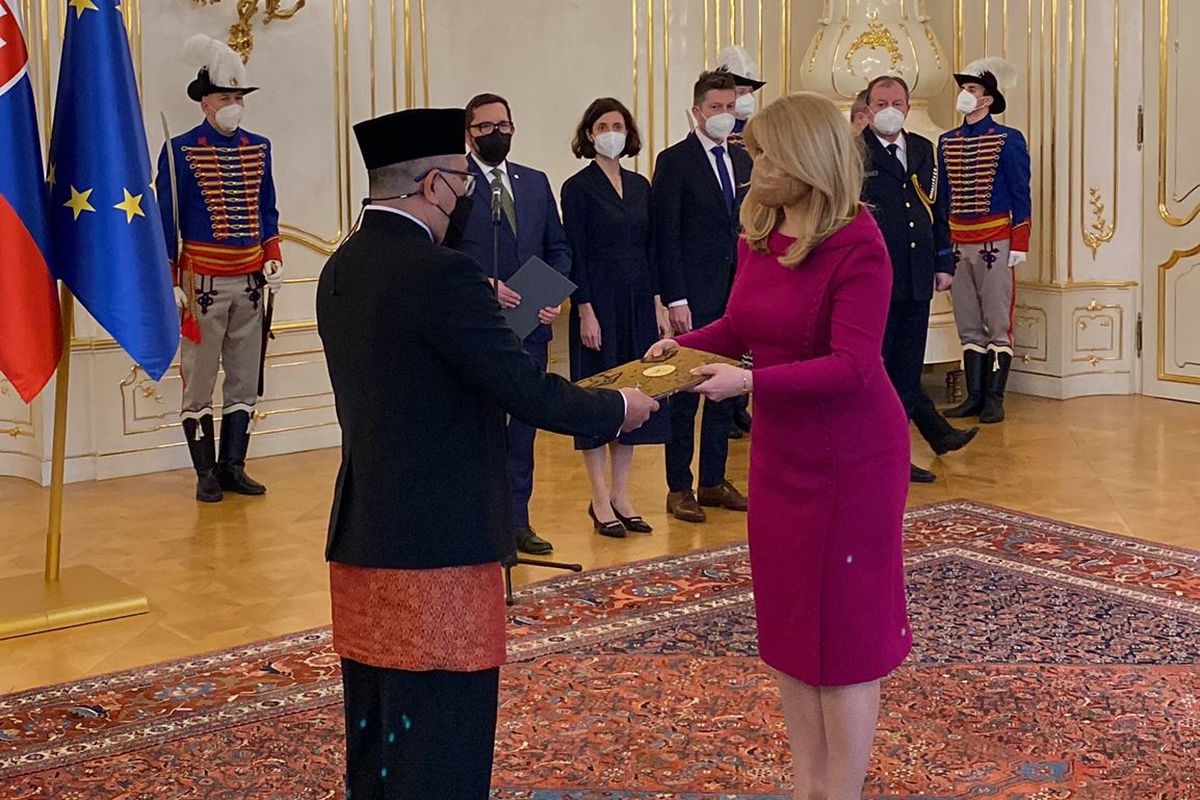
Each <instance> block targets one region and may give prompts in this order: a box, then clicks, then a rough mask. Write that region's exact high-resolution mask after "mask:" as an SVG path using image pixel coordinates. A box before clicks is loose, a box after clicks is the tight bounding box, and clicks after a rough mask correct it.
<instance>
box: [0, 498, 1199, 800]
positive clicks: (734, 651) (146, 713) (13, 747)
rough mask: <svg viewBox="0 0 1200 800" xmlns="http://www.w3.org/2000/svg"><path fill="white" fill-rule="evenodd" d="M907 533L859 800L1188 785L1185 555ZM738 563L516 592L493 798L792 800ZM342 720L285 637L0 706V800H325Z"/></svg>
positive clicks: (955, 507)
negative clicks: (897, 660) (892, 669)
mask: <svg viewBox="0 0 1200 800" xmlns="http://www.w3.org/2000/svg"><path fill="white" fill-rule="evenodd" d="M906 544H907V551H908V578H909V581H910V584H909V585H910V594H911V599H912V617H913V620H912V624H913V631H914V633H915V637H916V639H915V645H916V646H915V649H914V652H913V655H912V657H911V658H910V659H909V661H908V662H907V663H906V664H905V665H904V666H903V667H902V668H901V669H900V670H898V671H897V672H896V673H895V675H894V676H893V677H892V678H891V679H890V680H889V681H888V682H887V683H885V688H884V698H883V712H882V717H881V723H880V730H879V735H878V738H877V741H876V749H875V756H874V760H873V762H872V764H871V771H870V777H869V780H868V784H867V788H866V797H868V798H872V799H877V800H884V799H886V800H916V799H917V798H921V800H948V798H968V797H970V798H978V797H988V798H1013V799H1014V800H1015V799H1016V798H1020V799H1021V800H1076V799H1077V798H1079V799H1082V798H1095V800H1123V799H1125V798H1129V799H1131V800H1132V799H1133V798H1136V799H1137V800H1149V799H1150V798H1162V799H1163V800H1189V799H1192V798H1200V553H1196V552H1191V551H1186V550H1182V549H1179V548H1173V547H1166V546H1161V545H1155V544H1150V543H1147V542H1141V541H1136V540H1133V539H1128V538H1123V537H1120V536H1114V535H1111V534H1107V533H1102V532H1100V531H1094V530H1086V529H1083V528H1078V527H1074V526H1071V525H1066V524H1063V523H1060V522H1054V521H1052V520H1047V519H1039V518H1037V517H1031V516H1027V515H1023V514H1017V513H1014V512H1011V511H1006V510H1004V509H1001V508H995V507H991V506H986V505H981V504H977V503H970V502H961V501H958V502H951V503H943V504H939V505H935V506H930V507H927V508H923V509H919V510H916V511H913V512H911V513H910V514H909V515H908V519H907V524H906ZM746 559H747V555H746V549H745V547H744V546H728V547H722V548H719V549H715V550H708V551H703V552H696V553H691V554H688V555H684V556H680V557H675V558H667V559H660V560H656V561H650V562H645V563H640V564H632V565H628V566H623V567H619V568H615V569H609V570H603V571H596V572H591V573H585V574H582V575H579V576H572V577H568V578H565V579H561V580H553V581H550V582H547V583H542V584H538V585H534V586H530V587H527V588H525V589H524V590H523V591H521V592H520V593H519V604H518V606H517V608H516V613H515V614H514V616H513V617H512V624H511V644H510V660H511V663H510V665H509V666H508V667H506V668H505V670H504V672H503V685H502V689H501V709H500V726H499V730H498V736H497V748H496V768H495V777H494V784H495V787H496V788H495V791H494V795H493V797H495V798H502V799H503V800H600V799H601V798H604V800H702V799H703V800H745V799H748V798H756V799H757V800H766V799H767V798H779V799H780V800H783V798H787V797H790V795H789V790H790V781H791V777H790V766H789V758H788V755H787V746H786V739H785V735H784V728H783V722H782V719H781V716H780V713H779V709H778V702H779V701H778V694H777V691H776V688H775V685H774V681H773V679H772V677H771V675H770V673H769V672H768V670H767V669H766V668H765V667H764V666H763V664H762V663H761V662H760V661H759V660H758V659H757V657H756V652H755V650H756V648H755V641H754V617H753V609H752V598H751V589H750V574H749V568H748V565H747V560H746ZM341 725H342V713H341V692H340V683H339V677H338V660H337V658H336V657H335V656H334V654H333V653H332V652H331V650H330V641H329V631H328V630H327V629H321V630H314V631H307V632H304V633H299V634H296V635H293V636H288V637H284V638H281V639H275V640H273V641H268V642H260V643H257V644H252V645H249V646H245V647H239V648H236V649H232V650H226V651H223V652H219V653H212V654H208V655H203V656H198V657H195V658H190V659H187V660H183V661H177V662H173V663H167V664H158V665H154V666H150V667H146V668H143V669H137V670H131V671H128V672H122V673H117V674H114V675H108V676H104V677H99V678H92V679H88V680H84V681H80V682H78V683H74V684H67V685H62V686H55V687H50V688H45V689H38V690H34V691H30V692H25V693H21V694H16V695H10V696H7V697H0V797H2V798H5V799H6V800H14V799H16V798H21V799H22V800H25V799H26V798H51V797H52V798H57V800H80V799H81V798H104V800H150V799H151V798H153V800H161V799H162V798H212V799H215V800H234V799H235V798H236V800H248V799H253V800H276V799H278V800H285V799H286V800H296V799H297V798H313V799H316V798H341V796H342V784H341V774H342V762H343V748H342V739H341V736H342V733H341ZM418 733H419V732H417V731H413V735H417V734H418ZM431 800H434V799H432V798H431Z"/></svg>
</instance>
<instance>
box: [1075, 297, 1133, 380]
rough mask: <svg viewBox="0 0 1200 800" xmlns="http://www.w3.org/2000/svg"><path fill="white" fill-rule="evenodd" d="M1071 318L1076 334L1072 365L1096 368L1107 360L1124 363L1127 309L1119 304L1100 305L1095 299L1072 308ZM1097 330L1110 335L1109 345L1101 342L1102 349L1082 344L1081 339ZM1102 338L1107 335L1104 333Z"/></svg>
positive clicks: (1108, 336) (1108, 337) (1108, 338)
mask: <svg viewBox="0 0 1200 800" xmlns="http://www.w3.org/2000/svg"><path fill="white" fill-rule="evenodd" d="M1105 312H1109V313H1105ZM1071 317H1072V322H1073V326H1072V330H1073V331H1074V341H1073V342H1072V346H1073V349H1074V351H1075V355H1073V356H1072V357H1071V362H1072V363H1075V364H1079V363H1088V364H1090V365H1091V366H1092V367H1096V366H1097V365H1099V364H1100V363H1101V362H1104V361H1124V360H1125V307H1124V306H1122V305H1121V304H1119V303H1101V302H1100V301H1099V300H1097V299H1096V298H1094V297H1093V298H1092V299H1091V301H1090V302H1089V303H1088V304H1087V305H1086V306H1076V307H1075V308H1072V309H1071ZM1096 328H1098V329H1100V330H1101V331H1102V332H1105V331H1106V332H1107V340H1108V342H1107V344H1103V342H1102V343H1101V346H1089V345H1088V343H1086V342H1082V341H1081V337H1083V336H1084V335H1091V334H1092V332H1093V330H1094V329H1096ZM1102 335H1104V334H1103V333H1102ZM1097 353H1108V354H1109V355H1097Z"/></svg>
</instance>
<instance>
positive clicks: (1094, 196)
mask: <svg viewBox="0 0 1200 800" xmlns="http://www.w3.org/2000/svg"><path fill="white" fill-rule="evenodd" d="M1088 203H1089V205H1091V207H1092V224H1091V226H1090V228H1089V229H1088V230H1085V231H1084V232H1083V243H1084V244H1086V245H1087V246H1088V247H1089V248H1091V251H1092V258H1093V259H1094V258H1095V257H1096V252H1097V251H1098V250H1099V249H1100V245H1102V244H1104V243H1105V242H1109V241H1112V238H1113V234H1114V233H1115V232H1116V231H1115V229H1114V228H1113V226H1112V225H1111V224H1109V223H1108V222H1107V221H1106V220H1105V219H1104V201H1103V200H1102V199H1101V198H1100V189H1099V188H1097V187H1095V186H1093V187H1091V190H1090V191H1089V192H1088Z"/></svg>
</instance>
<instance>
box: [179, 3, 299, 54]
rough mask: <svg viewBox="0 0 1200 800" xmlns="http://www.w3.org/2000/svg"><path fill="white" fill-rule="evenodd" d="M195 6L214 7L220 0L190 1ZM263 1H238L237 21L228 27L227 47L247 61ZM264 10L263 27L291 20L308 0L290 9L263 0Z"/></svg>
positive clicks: (295, 4) (252, 47)
mask: <svg viewBox="0 0 1200 800" xmlns="http://www.w3.org/2000/svg"><path fill="white" fill-rule="evenodd" d="M192 2H193V3H195V4H196V5H201V6H209V5H216V4H217V3H219V2H221V0H192ZM262 2H263V0H238V4H237V14H238V21H237V22H235V23H233V24H232V25H230V26H229V47H230V48H232V49H233V51H234V52H235V53H237V54H238V55H240V56H241V57H242V61H243V62H245V61H249V60H250V54H251V53H252V52H254V17H255V15H256V14H258V13H259V11H260V9H259V5H260V4H261V3H262ZM265 2H266V8H265V9H263V10H262V14H263V25H270V24H271V21H272V20H276V19H291V18H292V17H294V16H295V15H296V12H297V11H299V10H300V9H302V8H304V6H305V4H306V3H307V2H308V0H295V3H294V4H293V5H292V6H291V7H290V8H281V6H282V5H283V0H265Z"/></svg>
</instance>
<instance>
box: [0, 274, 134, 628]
mask: <svg viewBox="0 0 1200 800" xmlns="http://www.w3.org/2000/svg"><path fill="white" fill-rule="evenodd" d="M60 303H61V304H62V333H63V351H62V356H61V357H60V359H59V362H58V372H57V373H56V377H55V383H54V440H53V444H52V445H51V456H50V518H49V523H48V524H47V526H46V569H45V572H44V573H43V574H41V575H39V574H37V573H32V574H28V575H17V576H15V577H12V578H3V579H0V639H10V638H12V637H14V636H26V635H28V634H31V633H42V632H43V631H52V630H57V629H59V628H70V627H74V626H76V625H87V624H88V623H91V622H103V621H104V620H110V619H120V618H121V617H132V616H135V615H137V614H145V613H146V612H147V611H149V610H150V605H149V602H148V601H147V600H146V596H145V595H144V594H142V593H141V592H139V591H138V590H137V589H135V588H133V587H132V586H130V585H128V584H127V583H125V582H123V581H120V580H117V579H116V578H114V577H112V576H111V575H108V574H106V573H104V572H101V571H100V570H98V569H96V568H95V567H89V566H81V567H68V568H67V569H65V570H63V569H62V568H61V562H62V519H63V516H62V512H63V486H64V484H65V482H66V461H67V401H68V400H69V398H70V388H71V387H70V380H71V336H72V333H73V328H74V321H75V298H74V296H73V295H72V294H71V290H70V289H68V288H67V287H66V285H65V284H64V285H63V286H62V288H61V290H60Z"/></svg>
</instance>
